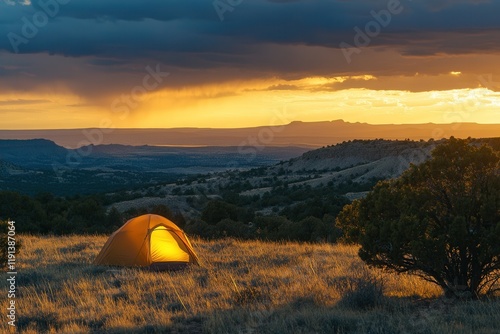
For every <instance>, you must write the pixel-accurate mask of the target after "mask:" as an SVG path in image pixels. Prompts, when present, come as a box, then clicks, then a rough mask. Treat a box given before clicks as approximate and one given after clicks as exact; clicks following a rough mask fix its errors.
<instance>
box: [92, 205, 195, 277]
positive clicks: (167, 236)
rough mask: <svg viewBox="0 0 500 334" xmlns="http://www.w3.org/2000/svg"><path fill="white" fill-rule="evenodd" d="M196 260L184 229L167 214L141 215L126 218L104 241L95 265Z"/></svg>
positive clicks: (167, 264)
mask: <svg viewBox="0 0 500 334" xmlns="http://www.w3.org/2000/svg"><path fill="white" fill-rule="evenodd" d="M188 263H195V264H198V263H199V260H198V256H197V255H196V253H195V252H194V249H193V246H192V245H191V243H190V242H189V239H188V238H187V236H186V235H185V234H184V232H183V231H182V230H181V229H180V228H179V227H177V225H175V224H174V223H172V222H171V221H170V220H168V219H167V218H164V217H162V216H158V215H151V214H149V215H143V216H139V217H136V218H133V219H131V220H129V221H127V222H126V223H125V224H124V225H123V226H122V227H120V228H119V229H118V230H117V231H115V232H114V233H113V234H112V235H111V236H110V237H109V239H108V241H106V243H105V244H104V246H103V248H102V250H101V252H100V253H99V255H97V257H96V259H95V260H94V264H96V265H111V266H141V267H151V268H153V269H169V268H177V267H179V266H184V265H186V264H188Z"/></svg>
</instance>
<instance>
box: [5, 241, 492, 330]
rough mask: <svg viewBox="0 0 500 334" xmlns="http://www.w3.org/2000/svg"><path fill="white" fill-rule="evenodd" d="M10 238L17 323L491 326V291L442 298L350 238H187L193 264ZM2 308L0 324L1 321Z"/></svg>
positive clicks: (59, 326)
mask: <svg viewBox="0 0 500 334" xmlns="http://www.w3.org/2000/svg"><path fill="white" fill-rule="evenodd" d="M21 239H22V242H23V248H22V250H21V252H20V254H19V255H18V276H17V279H18V281H17V284H18V294H17V297H16V305H17V316H18V319H17V330H18V331H19V332H20V333H498V331H499V329H500V302H499V301H496V300H481V301H469V302H451V301H448V300H445V299H444V298H442V297H441V292H440V290H439V288H438V287H436V286H434V285H432V284H430V283H427V282H425V281H422V280H421V279H419V278H416V277H413V276H407V275H394V274H388V273H384V272H381V271H379V270H375V269H370V268H368V267H366V266H365V265H364V264H363V263H362V262H361V261H360V260H359V258H358V256H357V247H355V246H346V245H331V244H300V243H289V242H283V243H271V242H261V241H237V240H232V239H227V240H218V241H203V240H193V244H194V247H195V249H196V251H197V253H198V255H199V256H200V258H201V260H202V262H203V264H202V266H199V267H198V266H193V267H190V268H189V269H187V270H184V271H178V272H150V271H147V270H141V269H134V268H129V269H119V268H108V267H96V266H94V265H92V261H93V259H94V258H95V256H96V255H97V253H98V252H99V250H100V248H101V247H102V245H103V244H104V242H105V241H106V237H104V236H69V237H68V236H66V237H53V236H47V237H35V236H21ZM4 277H5V276H4ZM3 282H5V279H4V280H3ZM4 291H5V290H4ZM6 297H7V296H6V292H5V293H3V295H2V296H0V300H2V305H4V306H5V305H6V303H5V300H6ZM2 309H4V310H5V307H3V306H2ZM4 313H6V312H5V311H4ZM3 319H4V320H3V321H2V324H1V325H0V326H1V327H0V331H1V332H8V330H9V329H10V328H9V326H8V325H7V318H6V317H3Z"/></svg>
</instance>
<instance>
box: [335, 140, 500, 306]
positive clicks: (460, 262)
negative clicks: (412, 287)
mask: <svg viewBox="0 0 500 334" xmlns="http://www.w3.org/2000/svg"><path fill="white" fill-rule="evenodd" d="M499 160H500V159H499V155H498V152H494V151H493V150H492V149H491V148H490V147H489V146H485V145H482V146H479V145H477V144H474V143H472V142H471V141H470V140H459V139H455V138H453V137H452V138H450V140H448V141H447V142H446V143H444V144H442V145H440V146H438V147H436V149H435V150H434V151H433V152H432V157H431V159H429V160H428V161H426V162H424V163H422V164H420V165H418V166H415V165H412V166H411V167H410V168H409V169H408V170H407V171H405V172H404V173H403V174H402V176H401V177H399V178H398V179H395V180H390V181H383V182H379V183H378V184H377V185H376V186H375V187H374V189H373V190H372V191H371V192H370V193H369V194H368V195H367V196H366V198H364V199H362V200H360V201H359V203H356V204H355V205H351V206H348V207H346V208H345V210H344V211H343V212H342V214H341V215H339V218H338V219H337V224H338V225H339V226H340V227H341V228H344V229H345V231H344V232H346V233H345V235H346V236H347V238H348V241H349V240H350V241H355V242H359V243H360V245H361V248H360V250H359V256H360V257H361V259H362V260H363V261H365V262H366V263H368V264H370V265H373V266H376V267H382V268H385V269H389V270H391V271H395V272H398V273H403V272H407V273H411V274H415V275H418V276H420V277H422V278H424V279H425V280H427V281H430V282H433V283H436V284H438V285H439V286H440V287H441V288H442V289H443V290H444V292H445V294H446V295H447V296H458V297H463V296H472V297H477V296H478V295H479V294H480V293H481V292H491V291H493V289H494V287H495V286H498V285H495V283H500V172H499ZM349 237H351V239H349Z"/></svg>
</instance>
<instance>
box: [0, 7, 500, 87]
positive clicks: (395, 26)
mask: <svg viewBox="0 0 500 334" xmlns="http://www.w3.org/2000/svg"><path fill="white" fill-rule="evenodd" d="M55 1H56V0H46V1H39V0H33V1H32V5H22V4H20V3H22V1H17V2H10V3H11V4H7V2H2V3H0V61H4V62H3V63H0V65H5V62H9V63H10V66H21V67H23V68H24V70H23V72H22V73H25V76H24V77H22V76H21V77H19V76H18V77H17V78H15V79H13V81H12V84H11V86H15V85H19V86H23V87H26V86H25V85H26V84H27V82H28V81H30V80H32V81H33V82H36V81H37V80H39V81H40V82H42V81H44V80H45V81H55V80H62V81H65V82H69V81H72V82H71V84H68V85H69V86H70V87H72V88H74V89H77V90H79V91H84V92H86V93H88V94H90V95H92V94H97V93H98V92H100V91H106V90H112V89H121V88H122V87H121V86H122V84H123V86H124V87H126V86H127V85H129V86H130V83H129V81H132V82H133V80H136V79H137V78H138V77H140V76H141V73H143V71H144V67H145V65H147V64H153V65H154V64H155V63H161V64H166V66H168V67H169V68H168V70H169V71H172V72H175V71H176V70H178V71H182V73H183V75H182V77H179V76H178V77H177V79H176V81H175V82H174V83H172V84H173V85H186V84H192V83H206V82H216V81H224V80H227V79H230V78H231V77H232V76H237V77H238V78H242V79H245V78H253V77H264V76H274V77H280V78H284V79H296V78H300V77H303V76H310V75H324V76H332V75H350V74H352V75H356V74H362V73H373V74H376V73H377V72H381V71H385V74H388V73H389V74H390V73H391V72H394V73H395V74H398V75H413V74H414V72H416V71H420V72H427V73H429V74H436V73H440V72H439V71H443V69H444V70H448V67H447V66H445V67H442V68H441V69H439V68H438V67H437V66H434V65H433V63H432V62H433V60H430V61H429V60H426V59H425V58H426V57H424V56H431V55H440V56H442V55H467V54H471V53H480V54H496V53H497V52H498V51H499V48H500V43H498V42H497V41H498V40H499V37H500V36H499V35H500V33H499V31H500V29H499V28H500V20H498V13H499V12H500V1H486V0H483V1H478V0H476V1H474V0H468V1H467V0H454V1H451V0H438V1H431V0H425V1H409V0H401V7H402V8H403V10H402V12H401V13H400V14H398V15H392V17H391V21H390V24H389V25H388V26H387V27H383V28H382V29H381V33H380V35H378V36H375V37H373V38H372V39H371V40H370V43H369V45H368V46H367V47H365V48H362V53H361V54H360V55H359V56H358V55H357V54H356V55H355V56H354V57H357V58H358V62H357V63H356V64H350V65H349V64H347V63H346V62H345V59H343V55H342V53H341V51H340V49H339V44H340V43H341V42H346V43H349V44H354V41H353V39H354V36H355V31H354V30H353V28H354V27H359V28H360V29H362V30H363V29H364V27H365V25H366V23H368V22H370V21H373V20H374V18H373V16H372V14H371V13H370V12H371V11H375V12H379V11H381V10H385V9H386V8H387V6H388V3H389V2H390V1H395V0H353V1H340V0H339V1H327V0H293V1H292V0H290V1H286V0H267V1H266V0H243V1H241V3H240V4H238V5H237V6H234V7H233V8H232V9H233V10H232V11H227V12H225V13H224V21H223V22H221V21H220V20H219V16H218V15H217V12H216V10H215V8H214V5H213V3H214V1H212V0H190V1H186V0H170V1H164V0H149V1H140V0H107V1H102V0H86V1H83V0H70V1H68V0H64V1H62V0H60V1H61V4H58V8H55V7H54V6H52V7H50V8H52V9H50V10H51V11H54V18H51V19H50V21H49V22H48V23H47V24H45V25H43V26H41V27H40V28H39V29H38V31H37V33H36V34H35V36H33V37H29V38H25V40H26V41H27V42H26V43H20V44H18V45H17V48H18V54H15V52H14V50H15V48H13V46H12V43H11V41H12V36H13V35H12V34H16V35H18V36H21V37H22V36H23V30H22V29H23V26H24V25H25V21H23V17H24V18H26V19H27V20H28V21H30V22H33V19H34V16H33V15H35V14H36V13H37V12H38V13H40V12H41V11H43V10H44V8H45V9H46V8H49V7H47V4H48V3H51V4H54V3H56V2H55ZM66 2H67V4H62V3H66ZM12 3H14V4H12ZM233 3H238V2H236V1H235V2H233ZM45 11H46V10H45ZM26 19H25V20H26ZM9 34H10V35H9ZM9 36H10V40H9ZM368 50H369V51H368ZM376 50H392V51H393V52H394V53H393V54H392V56H391V57H392V58H391V59H392V60H393V62H392V63H388V62H387V59H377V54H378V53H377V52H376ZM40 54H43V55H44V56H40ZM30 55H31V56H30ZM45 55H59V56H64V57H70V59H74V60H73V63H72V61H68V60H67V59H66V60H65V61H63V62H62V63H61V62H60V61H59V60H58V61H57V63H55V64H51V58H50V57H48V58H47V57H45ZM398 55H399V56H400V57H398ZM12 56H14V58H12ZM369 56H370V57H375V58H374V59H370V58H368V57H369ZM413 56H417V58H415V59H410V60H408V59H402V58H401V57H403V58H404V57H413ZM23 57H24V58H23ZM420 58H422V59H420ZM17 59H20V60H17ZM58 59H59V58H58ZM19 63H20V64H21V65H19ZM411 64H413V65H411ZM415 67H416V68H415ZM11 68H13V67H11ZM450 70H453V69H450ZM471 70H474V69H473V68H472V69H471ZM14 72H16V73H17V74H19V73H21V72H20V71H19V70H15V71H14V70H9V69H4V70H2V68H1V67H0V75H1V76H2V77H6V76H12V74H13V73H14ZM75 73H78V75H79V77H78V80H77V81H75ZM98 73H101V74H103V73H104V75H107V74H112V75H113V76H111V77H109V78H104V79H103V80H98V81H99V82H95V81H96V80H95V75H98ZM91 78H93V79H91ZM89 80H93V83H92V85H91V84H90V82H89ZM0 81H2V78H0ZM40 82H39V83H37V84H41V83H40ZM113 83H114V84H113ZM356 84H358V83H356ZM1 85H2V83H0V86H1ZM3 85H6V84H5V82H4V83H3ZM32 85H36V84H35V83H32ZM104 85H106V86H109V88H106V89H104V88H103V86H104ZM346 85H347V84H346ZM111 87H112V88H111ZM339 87H342V85H340V86H339Z"/></svg>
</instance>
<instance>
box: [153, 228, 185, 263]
mask: <svg viewBox="0 0 500 334" xmlns="http://www.w3.org/2000/svg"><path fill="white" fill-rule="evenodd" d="M149 247H150V254H151V262H152V263H155V262H170V261H175V262H189V252H188V250H187V248H186V245H184V243H183V242H182V241H181V240H180V238H179V237H178V236H177V235H176V234H175V232H174V231H171V230H168V229H166V228H165V227H164V226H158V227H157V228H155V229H154V230H153V231H152V232H151V239H150V246H149Z"/></svg>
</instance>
